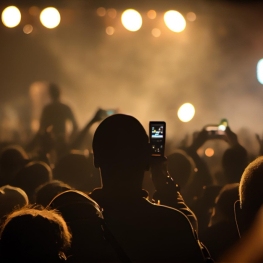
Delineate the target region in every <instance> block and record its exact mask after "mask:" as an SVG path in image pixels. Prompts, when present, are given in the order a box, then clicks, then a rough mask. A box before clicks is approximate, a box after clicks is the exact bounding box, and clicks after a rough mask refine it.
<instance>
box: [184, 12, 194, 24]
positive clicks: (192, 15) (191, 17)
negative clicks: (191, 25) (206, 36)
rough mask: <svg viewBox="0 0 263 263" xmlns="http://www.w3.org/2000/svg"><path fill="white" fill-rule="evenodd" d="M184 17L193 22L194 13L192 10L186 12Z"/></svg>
mask: <svg viewBox="0 0 263 263" xmlns="http://www.w3.org/2000/svg"><path fill="white" fill-rule="evenodd" d="M186 18H187V19H188V20H189V21H191V22H193V21H195V20H196V14H195V13H194V12H189V13H187V14H186Z"/></svg>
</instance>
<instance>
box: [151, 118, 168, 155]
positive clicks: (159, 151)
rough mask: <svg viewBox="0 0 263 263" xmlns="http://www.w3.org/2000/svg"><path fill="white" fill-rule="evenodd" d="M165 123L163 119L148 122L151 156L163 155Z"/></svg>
mask: <svg viewBox="0 0 263 263" xmlns="http://www.w3.org/2000/svg"><path fill="white" fill-rule="evenodd" d="M165 135H166V123H165V122H164V121H150V122H149V136H150V147H151V156H164V150H165V137H166V136H165Z"/></svg>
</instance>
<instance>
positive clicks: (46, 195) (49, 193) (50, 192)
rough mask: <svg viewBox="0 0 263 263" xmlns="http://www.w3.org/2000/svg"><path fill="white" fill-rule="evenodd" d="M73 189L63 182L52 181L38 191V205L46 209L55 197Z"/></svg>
mask: <svg viewBox="0 0 263 263" xmlns="http://www.w3.org/2000/svg"><path fill="white" fill-rule="evenodd" d="M71 189H72V187H71V186H69V185H68V184H66V183H64V182H62V181H59V180H52V181H50V182H47V183H44V184H42V185H40V186H39V187H38V188H37V189H36V191H35V201H36V203H37V204H38V205H42V206H43V207H46V206H47V205H48V204H49V203H50V202H51V201H52V199H53V198H54V197H55V196H57V195H58V194H60V193H63V192H65V191H68V190H71Z"/></svg>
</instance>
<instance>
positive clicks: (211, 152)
mask: <svg viewBox="0 0 263 263" xmlns="http://www.w3.org/2000/svg"><path fill="white" fill-rule="evenodd" d="M214 154H215V151H214V150H213V149H212V148H207V149H206V150H205V155H206V156H207V157H212V156H213V155H214Z"/></svg>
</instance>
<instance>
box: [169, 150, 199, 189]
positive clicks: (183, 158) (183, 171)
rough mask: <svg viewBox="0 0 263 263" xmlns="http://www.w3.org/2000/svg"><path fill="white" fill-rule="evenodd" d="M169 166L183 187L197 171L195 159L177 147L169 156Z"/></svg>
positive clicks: (172, 174)
mask: <svg viewBox="0 0 263 263" xmlns="http://www.w3.org/2000/svg"><path fill="white" fill-rule="evenodd" d="M167 168H168V171H169V173H170V175H171V176H172V178H173V179H174V181H175V182H176V183H178V184H179V186H180V188H181V189H183V188H184V187H185V186H186V185H187V183H189V181H190V180H191V178H192V177H193V175H194V173H195V163H194V160H193V159H192V158H191V157H190V156H188V155H187V153H186V152H185V151H183V150H180V149H177V150H175V151H174V152H173V153H172V154H170V155H168V156H167Z"/></svg>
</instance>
